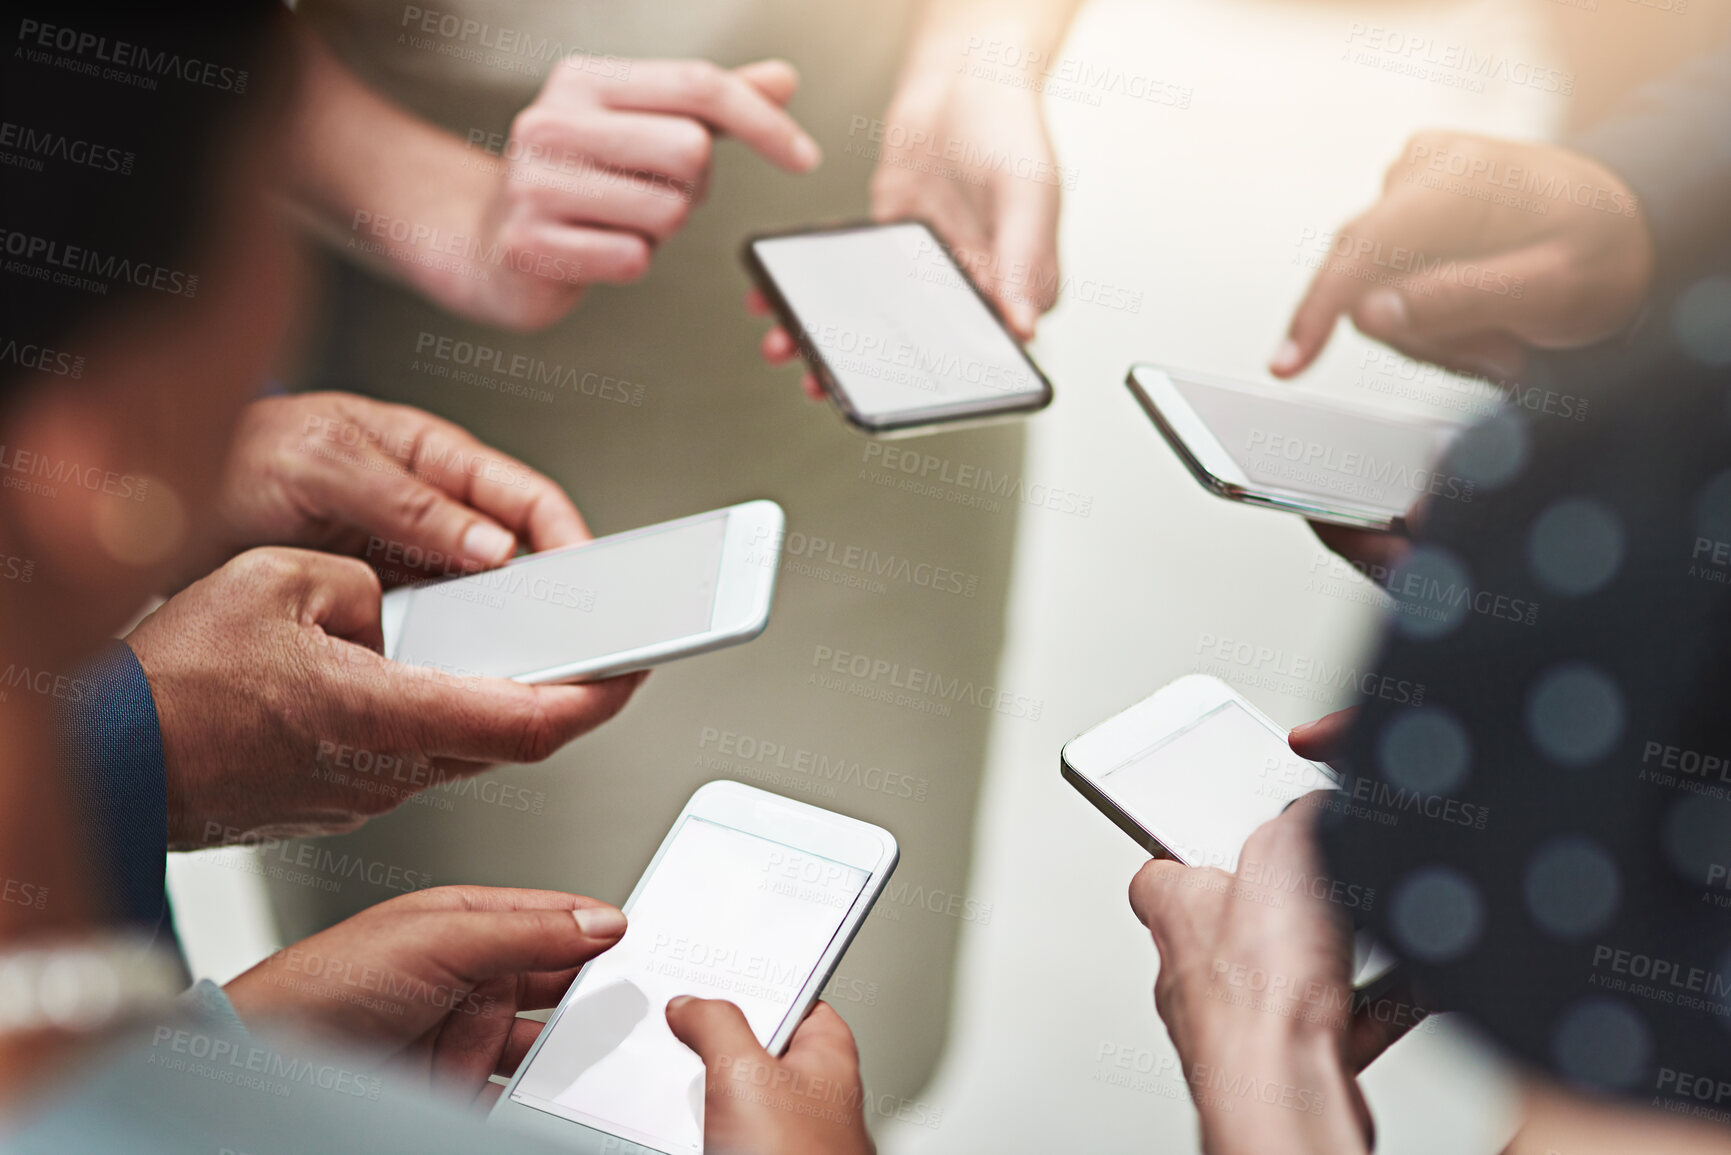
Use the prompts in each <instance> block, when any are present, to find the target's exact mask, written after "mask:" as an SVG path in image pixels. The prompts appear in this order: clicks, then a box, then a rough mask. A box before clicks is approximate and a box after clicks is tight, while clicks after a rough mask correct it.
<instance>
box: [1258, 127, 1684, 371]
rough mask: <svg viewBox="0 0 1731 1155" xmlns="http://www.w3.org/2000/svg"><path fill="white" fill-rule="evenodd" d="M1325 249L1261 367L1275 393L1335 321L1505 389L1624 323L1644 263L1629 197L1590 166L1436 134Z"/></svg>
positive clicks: (1650, 252)
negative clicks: (1544, 357) (1275, 381)
mask: <svg viewBox="0 0 1731 1155" xmlns="http://www.w3.org/2000/svg"><path fill="white" fill-rule="evenodd" d="M1511 186H1512V187H1511ZM1326 240H1327V246H1328V247H1327V251H1326V252H1324V253H1323V254H1322V257H1323V262H1324V263H1323V265H1322V267H1321V268H1320V269H1319V270H1318V271H1317V274H1316V276H1315V277H1314V278H1313V279H1312V280H1311V283H1310V287H1309V288H1308V289H1307V290H1306V292H1305V295H1304V298H1303V299H1302V300H1301V301H1300V302H1299V304H1298V308H1297V309H1296V310H1295V311H1294V313H1293V316H1292V321H1291V324H1290V327H1289V328H1288V331H1287V337H1286V340H1285V341H1284V342H1282V344H1281V346H1280V348H1279V349H1278V350H1277V351H1276V352H1275V354H1274V357H1273V360H1272V361H1271V362H1270V364H1269V369H1270V370H1271V371H1272V372H1273V373H1274V375H1275V376H1277V377H1291V376H1294V375H1295V374H1297V373H1300V372H1302V371H1303V370H1304V369H1305V368H1306V367H1307V366H1309V365H1310V364H1311V362H1313V361H1314V360H1315V359H1316V357H1317V355H1318V354H1320V353H1321V352H1322V349H1323V346H1324V345H1326V344H1327V343H1328V339H1329V335H1330V333H1332V332H1333V330H1334V323H1335V319H1336V318H1338V317H1340V316H1342V315H1346V316H1350V317H1351V318H1352V322H1353V324H1354V325H1356V326H1357V327H1358V329H1359V331H1360V332H1362V333H1363V334H1364V335H1365V336H1367V337H1370V338H1372V339H1374V340H1377V341H1382V342H1384V343H1385V344H1388V345H1390V346H1393V347H1394V348H1395V349H1398V350H1399V351H1401V352H1402V353H1405V354H1407V355H1408V356H1411V357H1416V358H1419V359H1421V360H1424V361H1431V362H1435V363H1436V364H1438V365H1442V366H1444V367H1445V368H1449V369H1455V370H1458V371H1463V372H1468V373H1474V374H1479V375H1483V376H1486V377H1489V378H1491V379H1493V380H1496V381H1502V382H1508V381H1512V380H1514V379H1516V378H1518V377H1519V376H1520V374H1521V372H1522V370H1523V368H1524V366H1525V362H1526V354H1527V350H1528V349H1529V348H1541V349H1566V348H1574V347H1578V346H1581V345H1587V344H1591V343H1592V342H1594V341H1598V340H1602V339H1604V338H1606V337H1610V336H1612V335H1614V334H1615V333H1617V332H1618V331H1619V330H1621V329H1622V328H1624V327H1625V326H1627V325H1628V324H1629V323H1630V322H1631V321H1633V320H1634V318H1635V316H1636V315H1637V314H1638V312H1639V311H1640V308H1641V303H1642V300H1643V298H1644V297H1645V296H1646V293H1647V289H1648V287H1649V286H1650V284H1651V283H1652V279H1653V268H1654V260H1655V256H1654V248H1653V241H1652V237H1651V235H1650V234H1649V232H1648V230H1647V224H1646V220H1645V218H1644V216H1643V214H1642V212H1641V210H1640V207H1639V205H1638V204H1637V203H1636V198H1635V194H1634V193H1633V192H1631V191H1630V189H1629V187H1628V185H1626V184H1625V183H1624V182H1623V180H1622V179H1621V178H1620V177H1618V176H1617V175H1616V174H1615V173H1614V172H1612V171H1611V170H1610V169H1608V168H1606V167H1605V166H1603V165H1602V164H1600V163H1599V162H1597V161H1595V160H1593V159H1592V158H1590V157H1587V156H1584V155H1582V154H1580V153H1575V152H1570V151H1569V150H1567V149H1563V148H1558V147H1556V146H1554V145H1547V144H1535V143H1526V142H1518V141H1506V140H1496V139H1493V138H1490V137H1482V136H1470V135H1466V134H1462V133H1448V132H1422V133H1419V134H1418V135H1416V136H1414V137H1413V138H1412V139H1411V140H1410V141H1408V142H1407V145H1406V148H1405V150H1404V152H1403V153H1402V155H1401V158H1400V159H1399V160H1397V161H1396V162H1395V163H1394V164H1393V165H1391V166H1390V167H1389V169H1388V172H1387V174H1386V176H1385V177H1384V179H1383V197H1382V200H1381V201H1379V202H1378V203H1377V204H1376V205H1374V206H1372V207H1371V209H1370V210H1369V211H1368V212H1365V213H1364V214H1362V215H1361V216H1359V217H1357V218H1356V219H1354V220H1352V221H1350V222H1348V223H1347V224H1346V225H1345V226H1343V227H1342V228H1341V229H1340V231H1339V232H1337V233H1335V234H1333V235H1332V236H1330V237H1328V238H1326Z"/></svg>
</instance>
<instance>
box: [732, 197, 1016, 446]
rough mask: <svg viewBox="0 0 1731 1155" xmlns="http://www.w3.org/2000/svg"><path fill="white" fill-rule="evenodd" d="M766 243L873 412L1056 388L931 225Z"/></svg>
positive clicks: (785, 291)
mask: <svg viewBox="0 0 1731 1155" xmlns="http://www.w3.org/2000/svg"><path fill="white" fill-rule="evenodd" d="M754 249H755V251H756V253H757V258H758V260H759V261H760V262H762V264H763V267H764V268H765V269H766V270H767V271H768V273H769V275H770V277H771V279H772V280H773V281H774V282H775V285H776V288H777V289H779V290H780V292H781V295H782V298H783V299H784V300H785V301H786V302H787V305H788V307H789V308H790V309H791V310H792V311H793V314H794V316H795V318H796V319H797V320H798V323H799V325H800V327H801V328H802V329H803V330H804V331H805V334H806V337H807V339H808V340H809V341H810V342H811V343H812V344H814V345H816V346H817V348H818V351H819V352H820V353H821V354H822V356H823V360H824V363H825V364H826V365H828V366H829V369H830V372H831V374H832V375H833V376H834V377H835V380H836V384H837V386H838V387H839V388H840V389H841V391H842V392H843V393H844V394H846V397H847V401H848V403H849V404H850V405H851V406H852V407H853V409H854V411H855V412H856V413H857V414H858V415H859V416H860V417H862V418H863V419H865V420H867V421H873V422H882V421H886V420H890V419H894V418H897V417H902V418H906V417H909V416H916V415H918V414H921V413H924V412H928V411H931V412H937V411H969V410H976V409H977V410H980V411H990V410H992V409H995V408H999V407H1017V406H1027V405H1029V404H1030V403H1031V402H1032V401H1033V400H1034V399H1036V398H1038V397H1041V396H1043V395H1044V392H1045V385H1044V383H1043V382H1042V381H1041V379H1040V377H1039V375H1038V374H1037V373H1035V372H1034V370H1033V367H1032V366H1031V365H1030V364H1029V363H1028V360H1027V358H1026V357H1025V356H1024V355H1023V353H1022V350H1021V346H1019V345H1018V344H1016V341H1015V339H1014V338H1013V337H1011V336H1010V334H1009V333H1008V332H1006V331H1005V330H1004V327H1003V326H1002V325H1000V324H999V323H998V320H997V318H996V317H994V316H993V315H992V312H991V310H990V309H988V308H987V307H986V305H985V304H984V302H982V301H981V300H980V298H979V295H978V294H977V293H975V292H974V289H973V286H972V285H971V283H970V282H969V281H968V279H967V276H966V274H964V273H963V272H962V271H961V269H959V268H958V267H957V266H956V264H955V262H954V261H952V260H951V259H950V257H949V254H948V253H946V252H945V251H944V249H943V247H942V246H941V245H939V244H938V243H937V242H936V241H935V240H933V238H932V235H931V233H930V232H928V231H927V230H926V229H925V228H923V227H922V226H920V225H914V224H898V225H885V226H883V227H881V228H868V229H858V230H847V231H840V232H834V233H818V234H808V235H803V236H788V237H775V238H771V239H767V240H761V241H757V242H756V243H755V245H754Z"/></svg>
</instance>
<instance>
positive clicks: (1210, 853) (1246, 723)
mask: <svg viewBox="0 0 1731 1155" xmlns="http://www.w3.org/2000/svg"><path fill="white" fill-rule="evenodd" d="M1099 784H1100V789H1101V790H1102V791H1104V792H1105V794H1106V795H1107V796H1108V797H1109V798H1111V799H1112V801H1114V802H1116V803H1117V804H1118V806H1119V807H1120V808H1121V809H1123V810H1124V811H1125V813H1127V814H1129V815H1130V817H1131V818H1133V819H1135V820H1136V822H1137V823H1138V824H1139V825H1140V826H1141V827H1142V828H1143V829H1144V830H1147V831H1148V832H1149V833H1151V834H1153V835H1154V836H1155V837H1156V838H1158V839H1159V840H1160V844H1161V845H1162V846H1164V847H1166V849H1167V850H1170V851H1171V852H1172V853H1173V855H1174V856H1175V857H1177V858H1178V859H1179V860H1180V861H1183V862H1185V863H1188V864H1189V865H1191V866H1217V867H1220V868H1221V869H1222V870H1236V869H1238V852H1239V850H1241V849H1242V848H1243V846H1244V840H1245V839H1247V838H1249V837H1250V835H1251V832H1252V831H1254V830H1255V829H1256V828H1257V827H1258V826H1261V825H1262V824H1263V823H1264V822H1267V821H1268V820H1269V819H1271V818H1275V817H1277V816H1279V814H1280V812H1281V811H1282V810H1284V809H1286V804H1287V803H1288V802H1291V801H1292V800H1293V799H1294V798H1297V797H1299V796H1300V795H1303V794H1308V793H1309V792H1310V791H1312V790H1328V789H1333V788H1334V785H1335V783H1334V780H1333V779H1332V778H1331V777H1329V775H1328V773H1327V772H1326V771H1325V770H1323V769H1322V768H1321V767H1319V766H1318V765H1316V763H1314V762H1308V761H1306V760H1305V759H1303V758H1300V757H1298V756H1297V755H1296V754H1294V753H1293V752H1292V751H1291V749H1290V748H1288V746H1287V744H1286V740H1285V739H1284V738H1283V737H1281V735H1279V734H1277V733H1275V732H1274V731H1273V730H1270V729H1269V728H1268V727H1267V726H1266V725H1264V724H1263V723H1262V722H1261V721H1260V720H1259V719H1257V718H1256V716H1255V715H1253V714H1251V713H1250V712H1249V711H1247V710H1245V709H1244V708H1243V707H1242V706H1240V705H1238V704H1237V703H1236V702H1230V701H1229V702H1223V703H1221V704H1220V705H1218V706H1216V707H1215V708H1214V709H1212V710H1210V711H1209V712H1208V713H1206V714H1204V715H1202V717H1200V718H1198V719H1197V720H1196V721H1194V722H1192V723H1190V725H1188V726H1186V727H1184V728H1183V729H1181V730H1178V731H1176V732H1174V733H1171V734H1168V735H1165V736H1164V737H1162V738H1161V739H1160V740H1159V741H1158V742H1156V743H1154V744H1153V745H1151V746H1149V747H1148V748H1147V749H1145V750H1142V751H1140V752H1139V753H1137V754H1136V755H1135V756H1134V757H1132V758H1130V759H1129V760H1127V761H1126V762H1124V764H1123V765H1121V766H1117V767H1115V768H1114V769H1112V770H1111V771H1109V772H1107V773H1106V774H1105V775H1104V776H1103V777H1102V778H1100V779H1099Z"/></svg>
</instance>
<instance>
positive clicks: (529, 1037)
mask: <svg viewBox="0 0 1731 1155" xmlns="http://www.w3.org/2000/svg"><path fill="white" fill-rule="evenodd" d="M524 1009H525V1010H528V1009H529V1008H527V1007H525V1008H524ZM546 1026H547V1024H546V1023H542V1022H537V1021H536V1020H535V1019H518V1020H516V1021H515V1022H513V1023H512V1024H511V1033H510V1034H509V1035H506V1036H505V1045H504V1046H503V1047H501V1048H500V1050H499V1063H498V1066H496V1067H495V1068H494V1069H493V1073H494V1074H495V1075H502V1076H504V1077H505V1078H507V1079H508V1078H510V1077H511V1076H512V1075H515V1074H516V1073H517V1068H518V1067H520V1066H522V1065H523V1060H524V1059H525V1058H526V1057H528V1054H529V1050H530V1048H532V1047H533V1046H534V1045H535V1040H536V1039H538V1038H540V1037H541V1032H542V1030H544V1029H545V1028H546Z"/></svg>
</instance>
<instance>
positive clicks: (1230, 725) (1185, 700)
mask: <svg viewBox="0 0 1731 1155" xmlns="http://www.w3.org/2000/svg"><path fill="white" fill-rule="evenodd" d="M1059 764H1060V767H1061V769H1062V772H1063V775H1064V780H1065V781H1066V782H1068V783H1070V785H1072V786H1074V787H1075V788H1076V789H1077V790H1078V791H1079V792H1080V793H1081V795H1082V797H1084V798H1086V799H1087V800H1088V801H1089V802H1092V803H1093V804H1094V806H1095V807H1097V808H1098V809H1099V810H1100V812H1101V813H1102V814H1104V815H1105V816H1106V817H1107V818H1110V819H1111V820H1112V822H1113V823H1114V824H1115V825H1116V826H1117V827H1118V829H1120V830H1122V831H1123V832H1124V833H1126V834H1128V835H1129V836H1130V837H1131V838H1133V839H1135V840H1136V844H1137V845H1138V846H1140V847H1142V849H1144V850H1146V851H1147V852H1148V853H1150V854H1152V855H1155V856H1156V857H1169V858H1174V859H1176V860H1178V861H1179V862H1182V863H1184V864H1185V865H1187V866H1215V867H1219V868H1220V869H1221V870H1226V871H1233V872H1236V871H1237V870H1238V865H1239V861H1238V860H1239V855H1240V853H1241V852H1242V851H1243V849H1244V843H1245V840H1246V839H1248V838H1249V837H1250V835H1251V833H1252V832H1254V831H1255V830H1256V828H1257V827H1259V826H1261V825H1262V824H1263V823H1265V822H1268V821H1270V820H1272V819H1274V818H1277V817H1279V816H1280V813H1281V812H1282V811H1283V810H1285V809H1286V807H1287V805H1288V804H1289V803H1291V802H1292V801H1293V800H1294V799H1296V798H1299V797H1302V796H1303V795H1305V794H1309V793H1310V792H1311V791H1313V790H1333V789H1336V788H1338V787H1339V785H1340V780H1339V778H1338V777H1337V776H1336V775H1335V773H1334V771H1333V770H1332V769H1331V768H1329V767H1328V766H1327V765H1326V764H1324V763H1321V762H1312V761H1310V760H1308V759H1305V758H1300V757H1299V756H1298V755H1296V754H1294V753H1293V752H1292V748H1291V747H1290V746H1288V745H1287V741H1286V731H1285V730H1283V729H1282V728H1281V727H1280V726H1279V725H1278V724H1276V723H1275V722H1274V720H1273V719H1271V718H1269V717H1268V716H1267V715H1266V714H1264V713H1263V712H1262V711H1260V710H1258V709H1257V708H1256V707H1255V706H1253V705H1251V704H1250V703H1249V702H1248V701H1246V700H1245V699H1244V697H1243V696H1242V695H1240V694H1239V693H1238V692H1237V691H1236V690H1234V689H1233V688H1232V687H1231V686H1229V685H1227V684H1226V683H1225V682H1223V681H1221V680H1220V679H1219V678H1214V677H1209V676H1208V675H1206V674H1189V675H1186V676H1185V677H1182V678H1179V679H1178V680H1177V681H1176V682H1173V683H1171V684H1170V685H1167V686H1165V687H1163V688H1162V689H1160V690H1158V691H1156V692H1155V693H1154V694H1153V695H1151V696H1150V697H1147V698H1144V699H1143V700H1142V701H1140V702H1138V703H1137V704H1136V705H1134V706H1132V707H1130V708H1129V709H1128V710H1125V711H1124V712H1123V713H1121V714H1118V715H1116V716H1114V717H1112V718H1108V719H1107V720H1106V721H1104V722H1102V723H1100V724H1099V725H1098V726H1095V727H1094V728H1093V729H1092V730H1089V731H1088V732H1087V733H1085V734H1082V735H1081V736H1080V737H1077V738H1073V739H1071V740H1070V741H1069V742H1067V743H1066V744H1065V745H1064V749H1063V753H1062V754H1061V755H1060V758H1059ZM1345 894H1346V896H1347V897H1346V899H1343V904H1345V905H1348V908H1349V913H1351V909H1350V902H1349V901H1347V899H1350V898H1351V897H1352V892H1351V891H1350V890H1347V891H1346V892H1345ZM1361 913H1364V914H1368V913H1369V911H1368V909H1366V910H1364V911H1362V912H1361ZM1354 954H1355V958H1354V963H1355V965H1354V975H1355V977H1354V983H1355V985H1357V986H1358V987H1359V988H1361V989H1363V988H1365V987H1367V986H1368V985H1369V984H1372V983H1382V982H1383V981H1384V980H1385V979H1386V978H1387V977H1388V976H1389V974H1390V972H1391V971H1392V970H1393V969H1394V962H1395V960H1394V958H1393V956H1391V955H1389V954H1387V953H1386V952H1383V951H1382V950H1381V949H1379V948H1377V947H1376V946H1375V944H1374V942H1373V941H1372V940H1371V938H1370V936H1369V935H1368V933H1367V932H1364V931H1360V932H1359V933H1358V936H1357V938H1356V940H1355V942H1354Z"/></svg>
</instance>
